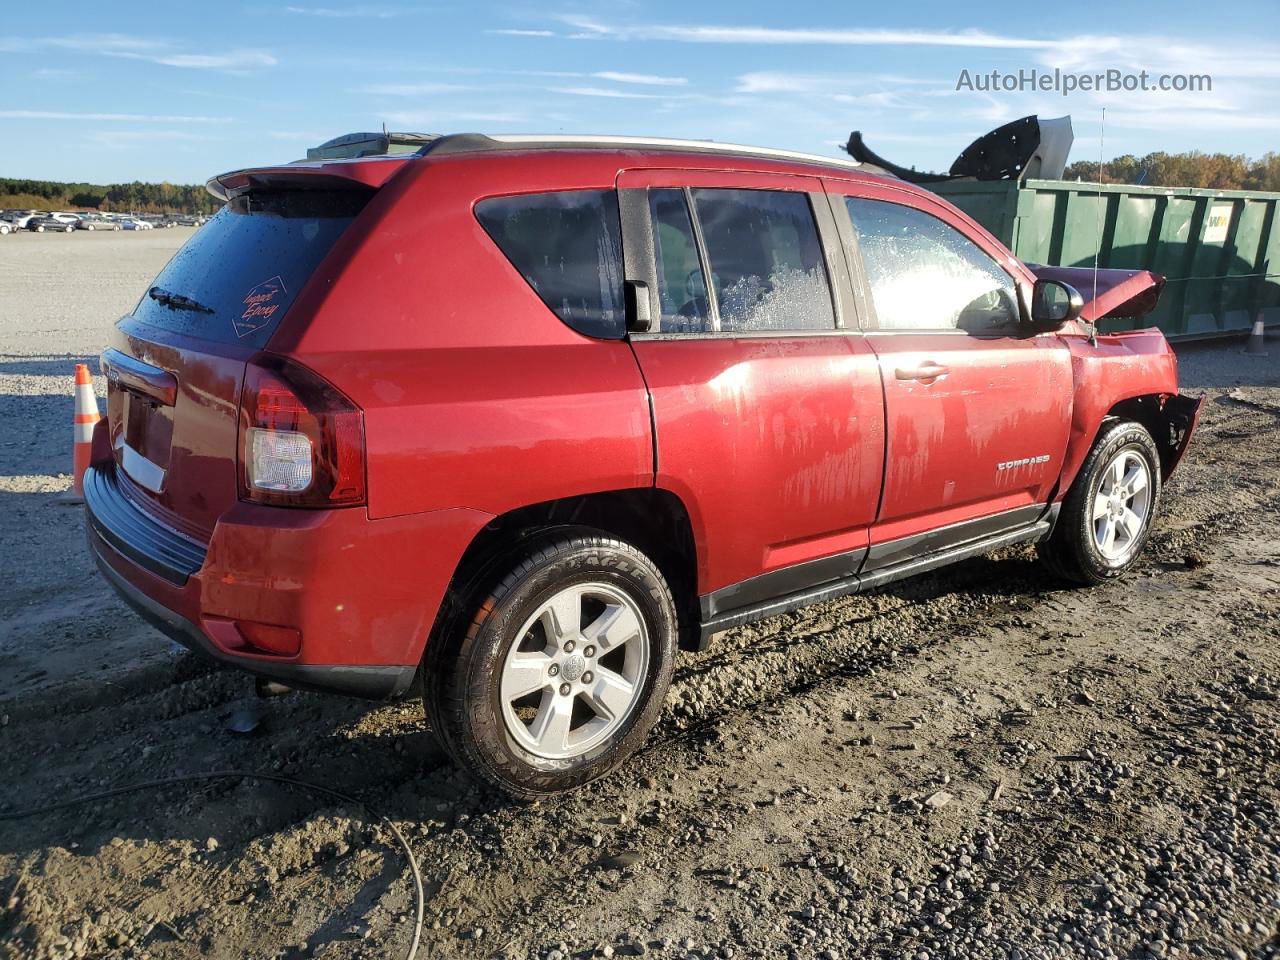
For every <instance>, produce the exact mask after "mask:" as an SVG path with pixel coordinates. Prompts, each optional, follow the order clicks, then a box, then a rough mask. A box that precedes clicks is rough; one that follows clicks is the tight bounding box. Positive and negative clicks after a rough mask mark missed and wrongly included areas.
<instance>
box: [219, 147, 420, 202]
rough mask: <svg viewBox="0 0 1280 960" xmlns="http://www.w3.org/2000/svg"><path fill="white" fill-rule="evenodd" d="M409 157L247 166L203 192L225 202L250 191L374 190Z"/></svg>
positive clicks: (223, 176) (231, 173) (220, 179)
mask: <svg viewBox="0 0 1280 960" xmlns="http://www.w3.org/2000/svg"><path fill="white" fill-rule="evenodd" d="M412 156H413V154H403V155H398V156H387V157H365V158H362V159H360V160H359V161H353V162H349V163H344V162H341V161H333V160H329V161H318V162H312V163H309V162H306V161H300V162H296V163H287V164H279V165H275V166H266V167H246V168H245V169H244V170H233V171H231V172H230V173H223V174H219V175H218V176H216V177H213V178H211V179H210V180H209V181H207V182H206V183H205V189H206V190H208V191H209V192H210V193H211V194H213V195H214V196H215V197H217V198H218V199H219V200H222V201H224V202H225V201H227V200H231V199H232V198H234V197H238V196H240V195H241V194H242V193H248V192H249V191H251V190H280V189H295V190H298V189H302V190H362V189H363V190H376V189H378V187H380V186H382V185H383V184H384V183H386V182H387V181H388V180H389V179H391V176H392V174H394V173H395V172H396V171H397V170H399V169H400V168H401V167H402V166H403V165H404V164H405V162H406V161H407V160H409V159H410V157H412Z"/></svg>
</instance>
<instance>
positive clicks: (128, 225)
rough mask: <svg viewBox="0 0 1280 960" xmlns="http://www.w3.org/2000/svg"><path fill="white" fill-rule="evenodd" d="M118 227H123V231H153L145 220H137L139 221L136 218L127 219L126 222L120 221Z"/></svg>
mask: <svg viewBox="0 0 1280 960" xmlns="http://www.w3.org/2000/svg"><path fill="white" fill-rule="evenodd" d="M120 226H121V227H123V228H124V229H125V230H152V229H154V228H153V227H152V226H151V224H149V223H147V221H145V220H139V219H136V218H131V219H128V220H121V221H120Z"/></svg>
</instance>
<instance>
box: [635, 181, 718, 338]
mask: <svg viewBox="0 0 1280 960" xmlns="http://www.w3.org/2000/svg"><path fill="white" fill-rule="evenodd" d="M649 213H650V216H651V217H652V219H653V252H654V257H655V259H656V260H657V264H658V293H659V297H660V299H661V301H662V325H661V327H660V329H662V330H664V331H674V332H678V333H702V332H704V331H706V330H708V329H710V321H709V320H708V316H709V314H710V311H709V309H708V307H707V284H706V280H705V278H704V277H703V274H702V264H701V263H700V262H699V260H698V245H697V243H696V242H695V240H694V238H693V224H692V223H691V222H690V220H689V207H688V205H687V204H686V203H685V202H684V191H683V190H650V191H649Z"/></svg>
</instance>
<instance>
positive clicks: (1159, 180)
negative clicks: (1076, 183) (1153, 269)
mask: <svg viewBox="0 0 1280 960" xmlns="http://www.w3.org/2000/svg"><path fill="white" fill-rule="evenodd" d="M1062 178H1063V179H1064V180H1084V181H1086V182H1088V183H1097V182H1098V162H1097V161H1096V160H1092V161H1090V160H1077V161H1076V162H1075V163H1071V164H1068V165H1067V169H1066V171H1065V172H1064V173H1063V175H1062ZM1102 182H1103V183H1132V184H1143V185H1145V186H1152V187H1207V188H1209V189H1212V190H1269V191H1272V192H1275V191H1280V153H1275V152H1271V153H1264V154H1263V155H1262V156H1261V157H1259V158H1258V159H1256V160H1253V159H1250V158H1249V157H1246V156H1244V155H1243V154H1231V153H1201V152H1200V151H1198V150H1192V151H1191V152H1190V153H1164V152H1162V151H1157V152H1156V153H1148V154H1147V155H1146V156H1145V157H1135V156H1133V155H1132V154H1125V155H1123V156H1120V157H1116V158H1115V159H1114V160H1108V161H1107V162H1106V163H1104V164H1103V165H1102Z"/></svg>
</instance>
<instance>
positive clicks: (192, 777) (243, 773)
mask: <svg viewBox="0 0 1280 960" xmlns="http://www.w3.org/2000/svg"><path fill="white" fill-rule="evenodd" d="M233 778H234V779H238V780H266V781H271V782H274V783H283V784H286V785H288V786H291V787H302V788H303V789H304V790H311V791H312V792H314V793H323V794H325V795H326V796H329V797H333V798H334V799H336V800H341V801H342V802H343V803H353V804H355V805H356V806H359V807H363V808H364V809H365V810H367V811H368V812H369V813H370V814H371V815H372V816H373V817H375V818H376V819H378V820H380V821H382V823H384V824H385V825H386V826H387V829H389V830H390V831H391V833H392V834H393V835H394V836H395V838H396V840H397V841H398V842H399V844H400V846H401V847H402V848H403V849H404V855H405V857H406V858H407V859H408V861H409V869H410V870H411V871H413V886H414V893H415V894H416V895H417V898H418V908H417V918H416V920H417V922H416V924H415V925H414V928H413V941H412V942H411V943H410V944H409V952H408V954H406V956H405V960H414V957H416V956H417V954H418V944H419V942H420V941H421V940H422V925H423V915H424V914H425V912H426V903H427V898H426V894H425V893H424V892H423V888H422V873H421V871H419V869H418V860H417V858H416V857H415V856H414V855H413V849H412V848H411V847H410V846H409V841H408V840H406V839H405V837H404V834H402V833H401V832H400V828H399V827H397V826H396V825H395V824H394V823H392V822H391V819H390V818H389V817H388V816H387V815H386V814H383V813H379V812H378V811H377V810H375V809H373V807H371V806H369V804H367V803H365V802H364V801H363V800H360V799H358V798H356V797H352V796H349V795H348V794H345V793H342V792H341V791H339V790H334V789H333V788H332V787H323V786H321V785H320V784H318V783H308V782H307V781H305V780H295V779H293V778H292V777H281V776H277V775H276V774H273V773H253V772H252V771H249V770H211V771H209V772H208V773H191V774H185V775H182V776H177V777H161V778H160V779H158V780H143V781H142V782H140V783H131V784H128V785H127V786H123V787H115V788H114V789H111V790H103V791H101V792H100V793H87V794H84V795H82V796H79V797H72V798H71V799H70V800H60V801H59V802H57V803H51V804H47V805H43V806H37V807H29V808H27V809H26V810H11V811H7V812H0V821H2V820H23V819H26V818H27V817H35V816H40V815H44V814H50V813H55V812H57V811H58V810H66V809H68V808H70V807H79V806H83V805H84V804H86V803H96V802H97V801H99V800H109V799H110V798H112V797H119V796H123V795H125V794H129V793H141V792H142V791H144V790H156V789H159V788H160V787H168V786H172V785H173V784H177V783H196V782H199V781H202V780H224V779H233Z"/></svg>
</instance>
